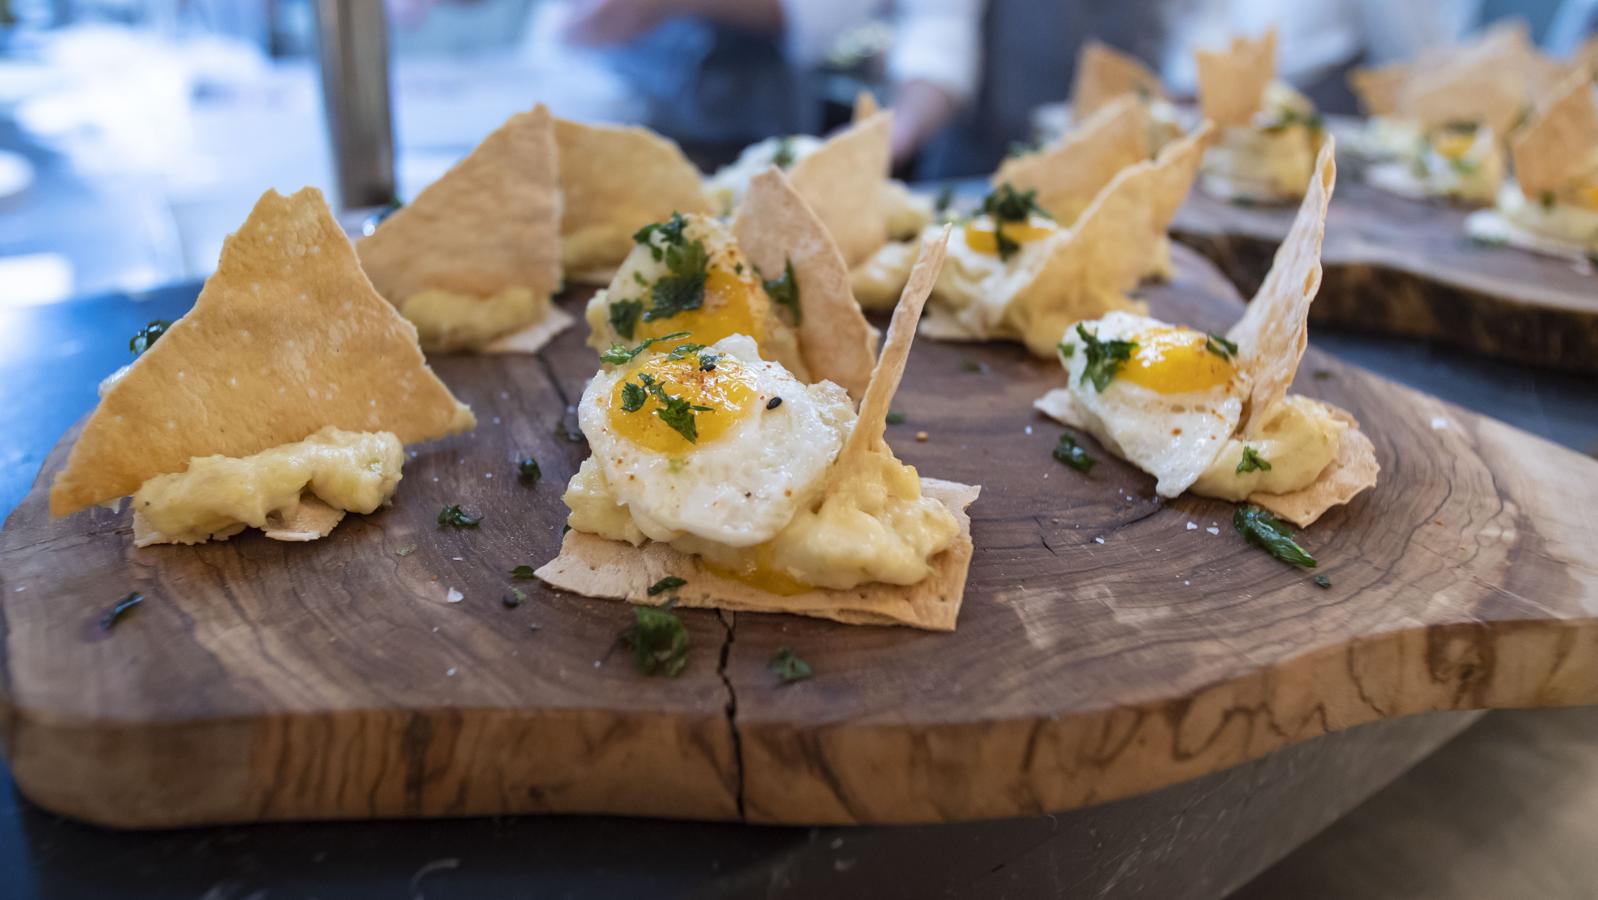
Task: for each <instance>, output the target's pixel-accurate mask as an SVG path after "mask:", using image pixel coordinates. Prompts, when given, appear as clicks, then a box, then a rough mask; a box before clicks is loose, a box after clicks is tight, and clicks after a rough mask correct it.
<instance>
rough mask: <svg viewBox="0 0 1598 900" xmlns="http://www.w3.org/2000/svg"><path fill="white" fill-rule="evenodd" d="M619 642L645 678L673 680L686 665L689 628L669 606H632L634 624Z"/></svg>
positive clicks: (625, 631) (624, 632)
mask: <svg viewBox="0 0 1598 900" xmlns="http://www.w3.org/2000/svg"><path fill="white" fill-rule="evenodd" d="M618 640H620V642H621V644H622V645H623V646H625V647H627V648H628V649H630V650H632V651H633V660H634V661H635V662H636V663H637V664H638V671H639V672H641V673H643V674H645V675H666V676H668V677H671V678H675V677H677V676H678V675H680V674H682V670H683V668H684V667H685V666H687V665H688V629H687V628H684V627H683V624H682V620H681V619H679V618H677V614H676V613H674V612H672V611H671V609H670V608H669V607H654V606H635V607H633V624H631V625H629V626H628V627H627V628H626V629H625V630H623V631H622V633H621V635H620V637H619V638H618Z"/></svg>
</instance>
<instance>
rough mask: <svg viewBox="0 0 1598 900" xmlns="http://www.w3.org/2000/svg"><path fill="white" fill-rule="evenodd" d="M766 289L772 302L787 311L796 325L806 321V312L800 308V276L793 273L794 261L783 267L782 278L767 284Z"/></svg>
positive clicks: (789, 261)
mask: <svg viewBox="0 0 1598 900" xmlns="http://www.w3.org/2000/svg"><path fill="white" fill-rule="evenodd" d="M765 288H766V295H767V296H769V297H771V302H773V303H775V304H777V305H778V306H780V307H782V308H783V309H786V310H787V311H788V313H789V315H792V316H793V323H794V324H795V325H798V324H799V323H800V322H801V321H802V320H803V319H804V312H803V311H802V310H801V309H800V308H799V276H797V275H795V274H794V273H793V260H791V259H790V260H788V262H787V263H786V264H784V265H783V268H782V277H781V278H778V279H775V280H772V281H767V282H765Z"/></svg>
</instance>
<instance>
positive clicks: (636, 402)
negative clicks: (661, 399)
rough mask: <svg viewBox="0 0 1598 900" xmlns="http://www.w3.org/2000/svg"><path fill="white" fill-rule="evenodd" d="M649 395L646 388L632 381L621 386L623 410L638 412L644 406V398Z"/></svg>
mask: <svg viewBox="0 0 1598 900" xmlns="http://www.w3.org/2000/svg"><path fill="white" fill-rule="evenodd" d="M648 397H649V395H648V394H647V393H645V391H644V389H643V388H641V387H639V386H638V385H636V384H633V383H632V382H631V381H629V382H627V383H626V384H624V385H622V386H621V408H622V411H623V412H637V411H639V410H640V409H643V408H644V400H645V399H647V398H648Z"/></svg>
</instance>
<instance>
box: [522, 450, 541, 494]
mask: <svg viewBox="0 0 1598 900" xmlns="http://www.w3.org/2000/svg"><path fill="white" fill-rule="evenodd" d="M543 477H544V470H543V469H540V468H539V467H538V460H536V459H533V458H532V457H531V456H524V457H522V458H521V460H520V461H519V462H517V463H516V480H517V481H520V482H521V483H522V484H524V485H526V486H528V487H532V486H533V485H535V484H537V483H538V479H540V478H543Z"/></svg>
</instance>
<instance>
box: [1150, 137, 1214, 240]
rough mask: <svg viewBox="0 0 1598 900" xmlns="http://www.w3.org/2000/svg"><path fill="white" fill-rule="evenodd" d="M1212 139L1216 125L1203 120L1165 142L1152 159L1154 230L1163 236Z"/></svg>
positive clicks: (1191, 187)
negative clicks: (1182, 133)
mask: <svg viewBox="0 0 1598 900" xmlns="http://www.w3.org/2000/svg"><path fill="white" fill-rule="evenodd" d="M1214 138H1215V125H1214V123H1212V122H1209V121H1207V120H1206V121H1204V122H1202V123H1200V124H1199V127H1198V128H1195V129H1194V130H1193V131H1191V132H1189V133H1188V134H1186V135H1183V136H1182V137H1181V138H1179V139H1177V140H1175V141H1172V142H1171V143H1169V144H1166V145H1165V146H1164V147H1163V148H1161V149H1160V154H1159V156H1157V157H1155V158H1154V188H1153V195H1154V196H1153V203H1154V209H1153V218H1154V222H1153V225H1154V233H1155V234H1156V235H1157V236H1160V237H1164V235H1165V232H1166V231H1167V230H1169V229H1170V227H1171V223H1172V222H1173V221H1175V219H1176V213H1177V211H1178V210H1180V209H1181V208H1182V203H1183V202H1184V201H1186V200H1187V195H1188V193H1189V192H1190V191H1191V190H1192V189H1193V181H1194V180H1195V179H1197V178H1198V173H1199V166H1200V165H1201V164H1202V163H1203V161H1204V150H1205V149H1206V148H1207V147H1209V145H1210V141H1212V140H1214Z"/></svg>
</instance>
